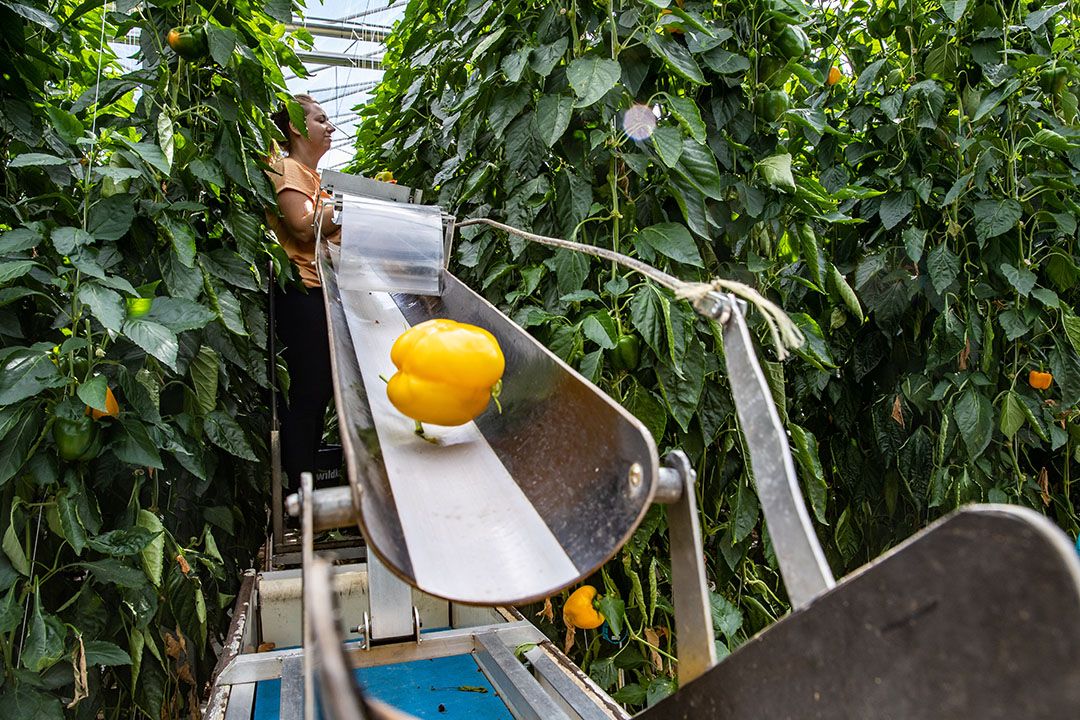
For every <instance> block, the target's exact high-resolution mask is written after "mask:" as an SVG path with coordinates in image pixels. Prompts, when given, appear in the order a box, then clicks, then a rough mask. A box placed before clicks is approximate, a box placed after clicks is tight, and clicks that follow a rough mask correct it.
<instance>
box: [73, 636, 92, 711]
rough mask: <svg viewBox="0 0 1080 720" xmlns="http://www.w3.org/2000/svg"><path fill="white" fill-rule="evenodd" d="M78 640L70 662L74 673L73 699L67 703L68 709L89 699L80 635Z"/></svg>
mask: <svg viewBox="0 0 1080 720" xmlns="http://www.w3.org/2000/svg"><path fill="white" fill-rule="evenodd" d="M78 638H79V649H78V650H76V651H75V655H76V657H74V658H73V659H72V661H71V667H72V670H74V671H75V697H74V698H72V700H71V702H70V703H68V708H73V707H75V706H76V705H78V704H79V702H81V701H82V700H83V699H85V698H88V697H90V690H89V687H88V685H87V682H86V647H85V646H84V645H83V639H82V635H79V636H78Z"/></svg>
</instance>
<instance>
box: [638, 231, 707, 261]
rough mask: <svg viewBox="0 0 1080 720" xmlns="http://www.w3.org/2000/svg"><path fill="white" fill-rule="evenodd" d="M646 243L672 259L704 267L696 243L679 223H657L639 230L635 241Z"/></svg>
mask: <svg viewBox="0 0 1080 720" xmlns="http://www.w3.org/2000/svg"><path fill="white" fill-rule="evenodd" d="M637 242H640V243H644V244H645V245H648V246H649V247H651V248H652V249H653V250H655V251H656V252H658V253H660V254H661V255H663V256H665V257H669V258H671V259H672V260H674V261H676V262H680V263H685V264H687V265H693V266H694V267H704V263H703V262H702V260H701V253H699V252H698V247H697V243H696V242H694V238H693V236H692V235H691V234H690V231H689V230H687V229H686V226H685V225H682V224H680V223H658V224H656V225H650V226H649V227H647V228H644V229H643V230H641V231H640V232H639V233H638V234H637V236H636V237H635V243H637Z"/></svg>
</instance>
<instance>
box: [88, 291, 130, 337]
mask: <svg viewBox="0 0 1080 720" xmlns="http://www.w3.org/2000/svg"><path fill="white" fill-rule="evenodd" d="M79 299H80V300H82V301H83V302H84V303H85V304H86V305H87V307H89V308H90V312H91V313H93V315H94V317H95V318H97V320H98V322H100V323H101V324H102V325H103V326H105V328H106V329H108V330H112V331H114V332H120V329H121V328H122V327H123V325H124V316H125V315H126V314H127V311H126V310H125V309H124V302H123V298H121V297H120V294H119V293H117V292H116V291H115V290H111V289H109V288H107V287H104V286H102V285H101V284H99V283H96V282H94V283H84V284H83V286H82V287H81V288H79Z"/></svg>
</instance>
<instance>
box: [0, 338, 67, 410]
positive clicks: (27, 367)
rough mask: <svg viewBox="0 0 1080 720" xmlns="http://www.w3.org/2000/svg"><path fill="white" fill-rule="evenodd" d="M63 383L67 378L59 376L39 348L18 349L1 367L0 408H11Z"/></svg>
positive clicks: (50, 357) (49, 358) (48, 356)
mask: <svg viewBox="0 0 1080 720" xmlns="http://www.w3.org/2000/svg"><path fill="white" fill-rule="evenodd" d="M66 384H67V377H66V376H64V375H61V374H60V370H59V368H58V367H57V366H56V364H55V363H54V362H53V358H52V356H51V355H49V354H48V353H46V352H44V351H43V350H42V349H41V348H40V347H34V348H17V349H16V350H15V351H14V352H12V353H9V354H8V355H7V358H6V360H5V361H4V364H3V367H0V405H12V404H14V403H17V402H19V401H21V400H25V399H26V398H29V397H33V396H35V395H37V394H38V393H40V392H41V391H43V390H48V389H49V388H55V387H62V386H63V385H66Z"/></svg>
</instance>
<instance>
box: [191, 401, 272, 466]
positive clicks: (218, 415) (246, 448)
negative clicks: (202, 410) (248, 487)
mask: <svg viewBox="0 0 1080 720" xmlns="http://www.w3.org/2000/svg"><path fill="white" fill-rule="evenodd" d="M204 429H205V430H206V436H207V437H209V438H210V441H211V442H212V443H214V444H215V445H217V446H218V447H219V448H221V449H222V450H225V451H227V452H229V453H231V454H233V455H235V456H236V457H238V458H242V459H244V460H251V461H252V462H256V461H258V459H259V458H258V457H257V456H256V455H255V452H254V451H253V450H252V449H251V445H250V444H248V441H247V437H246V436H245V435H244V430H243V428H241V427H240V425H239V424H238V423H237V422H236V420H235V419H233V417H232V416H231V415H228V414H226V413H224V412H221V411H220V410H215V411H214V412H211V413H210V414H208V415H207V416H206V422H205V425H204Z"/></svg>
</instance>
